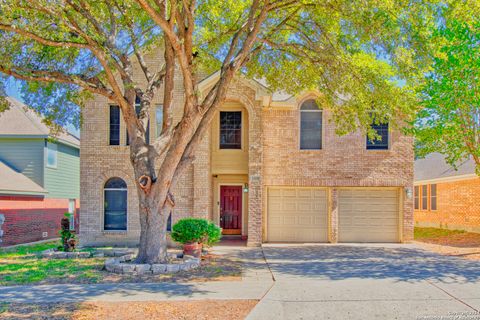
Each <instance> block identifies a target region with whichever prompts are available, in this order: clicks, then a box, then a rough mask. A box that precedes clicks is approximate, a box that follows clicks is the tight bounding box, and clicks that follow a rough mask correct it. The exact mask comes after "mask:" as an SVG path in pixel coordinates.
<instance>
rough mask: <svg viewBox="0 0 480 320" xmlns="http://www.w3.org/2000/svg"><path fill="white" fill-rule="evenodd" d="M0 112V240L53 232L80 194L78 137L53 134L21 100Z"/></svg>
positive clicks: (34, 237) (21, 240)
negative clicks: (0, 218) (0, 219)
mask: <svg viewBox="0 0 480 320" xmlns="http://www.w3.org/2000/svg"><path fill="white" fill-rule="evenodd" d="M8 100H9V102H10V104H11V107H10V109H9V110H7V111H5V112H3V113H0V214H3V215H4V216H5V223H4V224H3V226H2V228H3V231H4V234H3V238H2V243H1V244H0V245H3V246H5V245H13V244H18V243H26V242H32V241H37V240H43V239H48V238H56V237H58V231H59V229H60V220H61V218H62V217H63V214H64V213H65V212H71V213H74V214H73V215H72V218H71V224H72V227H74V226H75V225H76V221H78V219H77V217H76V212H77V209H78V206H79V197H80V140H79V139H78V138H77V137H75V136H74V135H72V134H70V133H68V132H60V133H58V134H56V135H54V134H52V133H51V131H50V129H49V128H48V127H47V126H46V125H45V124H44V123H43V122H42V117H41V116H40V115H38V114H37V113H36V112H34V111H33V110H31V109H29V108H28V107H27V106H25V105H24V104H22V103H21V102H19V101H17V100H15V99H13V98H8Z"/></svg>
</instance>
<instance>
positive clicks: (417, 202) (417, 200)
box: [414, 186, 420, 210]
mask: <svg viewBox="0 0 480 320" xmlns="http://www.w3.org/2000/svg"><path fill="white" fill-rule="evenodd" d="M414 193H415V194H414V202H415V209H416V210H418V209H420V188H419V187H418V186H415V191H414Z"/></svg>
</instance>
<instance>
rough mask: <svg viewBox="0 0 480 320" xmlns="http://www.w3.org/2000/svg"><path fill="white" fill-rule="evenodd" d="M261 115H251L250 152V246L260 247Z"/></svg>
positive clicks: (261, 188) (257, 113) (261, 206)
mask: <svg viewBox="0 0 480 320" xmlns="http://www.w3.org/2000/svg"><path fill="white" fill-rule="evenodd" d="M252 109H253V108H252ZM252 109H250V110H252ZM261 115H262V113H261V110H256V111H253V112H252V113H251V114H249V119H250V122H249V124H250V126H249V130H250V132H249V140H250V142H249V143H250V147H249V152H248V185H249V194H248V241H247V245H248V246H260V245H261V243H262V219H263V216H262V212H263V201H262V200H263V180H262V177H263V175H262V164H263V144H262V130H261V125H262V117H261Z"/></svg>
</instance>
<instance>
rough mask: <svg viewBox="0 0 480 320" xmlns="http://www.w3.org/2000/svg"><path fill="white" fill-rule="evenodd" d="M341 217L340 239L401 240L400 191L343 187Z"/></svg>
mask: <svg viewBox="0 0 480 320" xmlns="http://www.w3.org/2000/svg"><path fill="white" fill-rule="evenodd" d="M338 218H339V221H338V240H339V241H340V242H398V241H399V235H398V229H399V228H398V223H399V210H398V191H397V190H392V189H348V190H339V195H338Z"/></svg>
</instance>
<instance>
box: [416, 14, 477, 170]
mask: <svg viewBox="0 0 480 320" xmlns="http://www.w3.org/2000/svg"><path fill="white" fill-rule="evenodd" d="M478 10H480V7H478V8H477V11H472V14H473V15H478ZM430 40H431V42H432V43H435V44H436V48H435V49H436V50H435V51H434V54H435V62H434V65H433V70H432V71H431V72H430V74H429V76H428V79H427V82H426V83H425V85H424V86H423V87H421V91H420V93H421V95H422V98H423V101H422V106H423V109H422V110H421V111H420V112H419V114H418V119H417V121H416V128H415V133H416V136H417V154H418V155H419V156H424V155H426V154H428V153H430V152H434V151H436V152H440V153H442V154H444V155H446V160H447V162H448V163H450V164H451V165H453V166H455V165H456V164H458V162H459V161H460V160H463V159H465V158H467V157H471V158H472V159H473V160H474V161H475V163H476V172H477V174H478V175H480V96H479V89H480V86H479V83H480V20H478V17H476V19H472V21H470V20H469V19H468V18H467V17H466V16H465V15H463V16H460V17H459V16H458V15H453V14H452V16H451V17H450V18H449V19H447V20H446V22H445V24H444V25H443V26H442V27H441V28H439V29H438V30H436V31H435V33H434V34H433V35H432V38H431V39H430Z"/></svg>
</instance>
